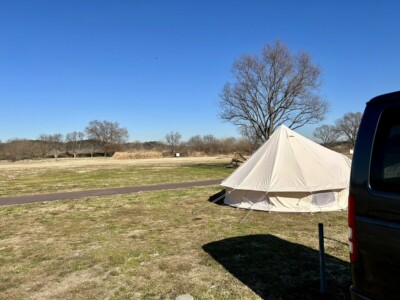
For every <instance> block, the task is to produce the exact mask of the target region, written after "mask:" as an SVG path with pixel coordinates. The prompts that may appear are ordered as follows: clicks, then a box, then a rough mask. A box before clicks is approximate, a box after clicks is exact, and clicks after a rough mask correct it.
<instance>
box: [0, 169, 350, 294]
mask: <svg viewBox="0 0 400 300" xmlns="http://www.w3.org/2000/svg"><path fill="white" fill-rule="evenodd" d="M193 168H196V167H193ZM193 168H190V169H193ZM218 191H220V187H217V186H215V187H203V188H193V189H182V190H174V191H158V192H151V193H150V192H146V193H137V194H128V195H121V196H113V197H104V198H87V199H82V200H79V201H76V200H72V201H57V202H51V203H42V204H29V205H19V206H13V207H2V208H0V226H1V228H2V230H1V234H0V299H25V298H32V299H175V297H176V296H177V295H179V294H185V293H189V294H191V295H193V296H194V297H195V298H196V299H260V298H266V299H307V298H308V299H315V298H319V294H318V289H319V281H318V272H319V267H318V254H317V249H318V229H317V224H318V223H319V222H322V223H324V224H325V234H326V236H327V237H330V238H332V239H335V240H337V241H340V242H342V243H338V242H335V241H332V240H326V252H327V255H328V256H327V272H328V289H329V295H328V296H329V298H332V299H343V298H346V297H347V295H348V288H349V285H350V270H349V263H348V247H347V245H346V230H347V225H346V212H331V213H324V214H322V213H321V214H314V215H311V214H279V213H266V212H257V211H254V212H252V213H250V214H249V215H248V216H247V218H246V219H245V221H244V222H243V223H240V221H241V220H242V219H243V217H244V216H245V215H246V213H247V212H246V211H243V210H240V209H234V208H231V207H228V206H222V205H217V204H211V205H210V202H209V201H208V199H209V197H210V196H212V195H213V194H215V193H217V192H218ZM206 205H210V206H209V207H208V208H207V209H205V210H203V211H201V212H199V213H198V214H196V215H193V214H192V211H195V210H198V209H199V208H202V207H205V206H206Z"/></svg>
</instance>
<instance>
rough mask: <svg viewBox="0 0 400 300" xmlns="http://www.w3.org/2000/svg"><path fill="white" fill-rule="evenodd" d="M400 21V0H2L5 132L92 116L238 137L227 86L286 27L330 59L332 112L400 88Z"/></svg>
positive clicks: (300, 46) (0, 80) (143, 136)
mask: <svg viewBox="0 0 400 300" xmlns="http://www.w3.org/2000/svg"><path fill="white" fill-rule="evenodd" d="M399 20H400V1H395V0H393V1H321V0H318V1H232V0H230V1H212V0H210V1H205V0H202V1H200V0H199V1H166V0H164V1H161V0H160V1H128V0H126V1H122V0H120V1H110V0H108V1H102V0H79V1H74V0H64V1H63V0H57V1H53V0H48V1H41V0H35V1H32V0H28V1H19V0H0V139H1V140H3V141H5V140H7V139H10V138H14V137H18V138H36V137H37V136H38V135H39V134H41V133H47V134H52V133H58V132H59V133H63V134H65V133H68V132H71V131H75V130H76V131H79V130H84V128H85V126H86V125H87V124H88V123H89V121H91V120H94V119H98V120H108V121H117V122H119V123H120V125H121V126H122V127H127V128H128V130H129V133H130V136H131V138H130V140H141V141H148V140H160V139H162V138H163V137H164V136H165V134H166V133H167V132H170V131H179V132H180V133H181V134H182V135H183V138H184V139H187V138H189V137H190V136H192V135H195V134H202V135H203V134H210V133H211V134H214V135H215V136H217V137H224V136H238V134H237V132H236V129H235V127H234V126H233V125H230V124H227V123H223V122H222V121H220V120H219V119H218V115H217V103H218V98H219V94H220V92H221V89H222V87H223V85H224V83H225V82H227V81H228V80H229V78H230V70H231V67H232V64H233V62H234V61H235V59H236V58H238V57H239V56H240V55H241V54H243V53H257V52H259V51H260V49H261V48H262V46H263V45H264V44H265V43H273V42H274V41H275V39H276V38H279V39H281V41H282V42H283V43H285V44H286V45H287V46H288V47H289V48H290V49H292V50H293V51H294V52H296V51H298V50H305V51H308V52H309V53H310V54H311V55H312V57H313V61H314V62H315V63H318V64H320V65H321V66H322V68H323V80H324V85H323V87H322V89H321V93H322V95H323V96H324V97H325V98H326V99H327V100H328V101H329V102H330V105H331V110H330V112H329V114H328V116H327V119H326V120H325V122H323V123H333V122H334V120H335V119H337V118H339V117H341V116H342V115H343V114H344V113H345V112H349V111H353V112H355V111H362V110H363V109H364V103H365V102H366V100H368V99H370V98H371V97H373V96H375V95H378V94H381V93H385V92H390V91H394V90H398V89H399V86H400V85H399V84H400V76H399V70H400V39H399V36H400V23H399ZM320 125H321V124H320ZM313 128H315V126H308V127H306V128H304V129H302V130H299V132H300V133H303V134H306V135H308V136H310V133H311V132H312V130H313Z"/></svg>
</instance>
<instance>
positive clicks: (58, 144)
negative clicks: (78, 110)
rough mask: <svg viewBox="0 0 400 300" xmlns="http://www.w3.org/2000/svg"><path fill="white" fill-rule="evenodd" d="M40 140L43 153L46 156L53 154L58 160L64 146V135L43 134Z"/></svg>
mask: <svg viewBox="0 0 400 300" xmlns="http://www.w3.org/2000/svg"><path fill="white" fill-rule="evenodd" d="M38 139H39V140H40V141H42V147H43V149H42V151H43V153H44V156H46V155H48V154H49V153H52V155H53V156H54V158H58V155H59V154H60V152H61V151H62V149H63V146H64V144H63V135H62V134H61V133H55V134H50V135H48V134H41V135H40V136H39V138H38Z"/></svg>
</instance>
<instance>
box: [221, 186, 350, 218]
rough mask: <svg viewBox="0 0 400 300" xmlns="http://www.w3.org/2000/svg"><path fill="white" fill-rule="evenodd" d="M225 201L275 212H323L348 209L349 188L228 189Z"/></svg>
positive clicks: (247, 207)
mask: <svg viewBox="0 0 400 300" xmlns="http://www.w3.org/2000/svg"><path fill="white" fill-rule="evenodd" d="M226 192H227V193H226V194H227V196H226V197H225V200H224V203H225V204H228V205H231V206H234V207H238V208H245V209H255V210H263V211H274V212H322V211H335V210H345V209H347V198H348V194H349V190H348V189H342V190H331V191H321V192H314V193H305V192H279V193H278V192H276V193H266V192H260V191H249V190H232V189H230V188H227V189H226Z"/></svg>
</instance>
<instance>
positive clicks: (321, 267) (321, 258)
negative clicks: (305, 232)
mask: <svg viewBox="0 0 400 300" xmlns="http://www.w3.org/2000/svg"><path fill="white" fill-rule="evenodd" d="M318 235H319V273H320V279H321V280H320V281H321V282H320V292H321V294H325V293H326V274H325V249H324V224H322V223H318Z"/></svg>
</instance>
